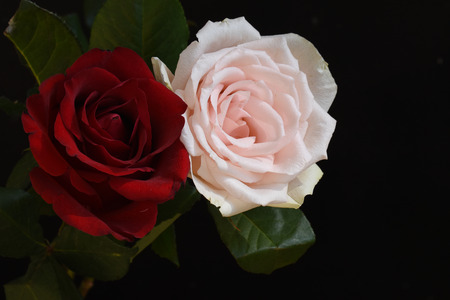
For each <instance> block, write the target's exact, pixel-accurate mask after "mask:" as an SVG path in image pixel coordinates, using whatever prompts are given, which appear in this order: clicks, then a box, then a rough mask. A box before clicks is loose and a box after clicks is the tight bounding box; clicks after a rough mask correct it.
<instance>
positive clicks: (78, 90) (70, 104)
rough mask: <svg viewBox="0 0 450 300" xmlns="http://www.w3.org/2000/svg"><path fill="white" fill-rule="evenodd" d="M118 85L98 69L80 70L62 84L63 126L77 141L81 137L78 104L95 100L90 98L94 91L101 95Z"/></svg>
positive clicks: (111, 76)
mask: <svg viewBox="0 0 450 300" xmlns="http://www.w3.org/2000/svg"><path fill="white" fill-rule="evenodd" d="M119 83H120V81H119V79H117V77H115V76H114V75H113V74H111V73H110V72H108V71H106V70H104V69H100V68H91V69H87V70H82V71H80V72H78V73H77V74H75V75H74V76H73V77H72V78H71V79H70V80H68V81H66V82H65V83H64V89H65V96H64V98H63V99H62V101H61V105H60V113H61V117H62V120H63V122H64V125H65V126H66V128H68V129H69V130H70V132H71V133H72V134H73V135H75V136H76V137H77V139H78V140H80V141H82V140H83V137H82V133H81V130H80V125H79V120H78V115H77V107H79V106H80V104H81V106H82V107H83V106H84V102H86V101H87V99H90V101H94V100H96V99H92V97H90V96H91V95H92V92H94V91H95V92H97V93H98V94H100V95H101V94H102V93H104V92H106V91H108V90H109V89H111V88H113V87H114V86H116V85H117V84H119ZM76 102H78V103H76ZM80 102H81V103H80Z"/></svg>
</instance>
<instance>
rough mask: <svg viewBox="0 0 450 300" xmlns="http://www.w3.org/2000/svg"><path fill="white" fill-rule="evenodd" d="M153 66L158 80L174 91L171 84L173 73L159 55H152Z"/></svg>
mask: <svg viewBox="0 0 450 300" xmlns="http://www.w3.org/2000/svg"><path fill="white" fill-rule="evenodd" d="M152 66H153V72H154V73H155V79H156V81H158V82H159V83H162V84H164V85H165V86H166V87H167V88H168V89H169V90H171V91H173V89H172V84H171V82H172V80H173V74H172V72H171V71H170V70H169V68H168V67H167V66H166V65H165V64H164V63H163V62H162V61H161V60H160V59H159V58H158V57H152Z"/></svg>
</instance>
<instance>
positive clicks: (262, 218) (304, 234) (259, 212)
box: [210, 205, 315, 274]
mask: <svg viewBox="0 0 450 300" xmlns="http://www.w3.org/2000/svg"><path fill="white" fill-rule="evenodd" d="M210 212H211V214H212V215H213V218H214V221H215V223H216V225H217V229H218V231H219V234H220V237H221V239H222V241H223V242H224V243H225V245H226V246H227V248H228V249H229V250H230V252H231V254H232V255H233V256H234V258H235V259H236V261H237V263H238V264H239V266H240V267H241V268H243V269H244V270H246V271H248V272H252V273H264V274H270V273H272V272H273V271H274V270H276V269H279V268H282V267H284V266H287V265H289V264H293V263H295V262H296V261H297V260H298V259H299V258H300V257H301V256H302V255H303V254H304V253H305V252H306V250H307V249H308V248H309V247H310V246H311V245H312V244H314V241H315V236H314V232H313V230H312V228H311V226H310V224H309V222H308V220H307V219H306V217H305V215H304V214H303V212H302V211H301V210H299V209H288V208H274V207H258V208H255V209H252V210H250V211H247V212H244V213H241V214H238V215H235V216H232V217H229V218H225V217H222V215H221V214H220V212H219V210H218V209H217V208H216V207H215V206H212V205H210Z"/></svg>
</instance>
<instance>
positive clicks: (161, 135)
mask: <svg viewBox="0 0 450 300" xmlns="http://www.w3.org/2000/svg"><path fill="white" fill-rule="evenodd" d="M140 87H141V88H142V89H143V90H144V91H145V92H146V94H147V95H150V97H149V99H148V107H149V114H150V120H151V124H152V125H151V126H152V148H153V151H154V152H155V153H159V152H161V151H163V150H164V149H166V148H167V147H169V146H170V145H171V144H173V142H174V141H175V140H176V139H178V138H179V137H180V132H181V129H182V128H183V126H184V118H183V117H182V116H181V115H182V114H183V113H184V112H185V110H186V107H187V106H186V104H185V103H184V102H183V101H182V100H181V99H180V98H179V97H178V96H177V95H176V94H175V93H173V92H171V91H170V90H168V89H167V88H166V87H165V86H164V85H162V84H160V83H159V82H156V81H152V82H148V81H144V80H141V85H140ZM161 99H164V101H161Z"/></svg>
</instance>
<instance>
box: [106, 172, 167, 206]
mask: <svg viewBox="0 0 450 300" xmlns="http://www.w3.org/2000/svg"><path fill="white" fill-rule="evenodd" d="M109 184H110V186H111V188H112V189H113V190H115V191H116V192H117V193H119V194H121V195H122V196H124V197H125V198H127V199H130V200H132V201H153V202H155V203H161V202H164V201H167V200H169V199H171V198H173V196H174V191H173V184H174V183H173V180H172V179H171V178H164V177H157V176H152V177H151V178H150V179H147V180H137V179H132V178H126V177H112V178H111V179H110V181H109Z"/></svg>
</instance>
